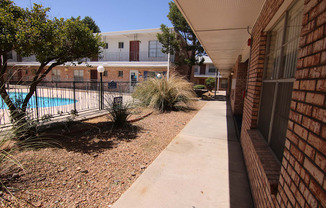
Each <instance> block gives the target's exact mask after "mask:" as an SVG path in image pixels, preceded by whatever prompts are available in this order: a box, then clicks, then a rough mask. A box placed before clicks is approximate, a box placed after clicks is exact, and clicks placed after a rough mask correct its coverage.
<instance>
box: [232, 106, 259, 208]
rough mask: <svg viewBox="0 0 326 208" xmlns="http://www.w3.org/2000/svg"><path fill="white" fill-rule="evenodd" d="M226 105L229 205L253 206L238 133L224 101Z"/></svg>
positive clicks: (240, 207)
mask: <svg viewBox="0 0 326 208" xmlns="http://www.w3.org/2000/svg"><path fill="white" fill-rule="evenodd" d="M226 106H227V108H226V119H227V135H228V136H227V137H228V138H227V139H228V155H229V188H230V207H231V208H242V207H243V208H247V207H254V205H253V201H252V196H251V192H250V186H249V180H248V175H247V170H246V166H245V163H244V159H243V153H242V148H241V145H240V141H239V135H238V132H237V129H236V127H235V120H234V118H233V115H232V111H231V106H230V104H229V102H227V103H226Z"/></svg>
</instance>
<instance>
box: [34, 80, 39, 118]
mask: <svg viewBox="0 0 326 208" xmlns="http://www.w3.org/2000/svg"><path fill="white" fill-rule="evenodd" d="M35 105H36V119H37V121H38V120H39V113H38V96H37V87H36V86H35Z"/></svg>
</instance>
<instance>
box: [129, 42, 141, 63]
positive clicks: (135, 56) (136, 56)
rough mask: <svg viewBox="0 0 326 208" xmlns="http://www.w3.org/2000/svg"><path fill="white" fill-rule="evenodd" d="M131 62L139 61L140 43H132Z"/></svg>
mask: <svg viewBox="0 0 326 208" xmlns="http://www.w3.org/2000/svg"><path fill="white" fill-rule="evenodd" d="M129 61H139V41H138V40H135V41H130V50H129Z"/></svg>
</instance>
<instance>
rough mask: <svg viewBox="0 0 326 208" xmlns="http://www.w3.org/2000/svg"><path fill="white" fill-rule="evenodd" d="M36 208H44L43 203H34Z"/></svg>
mask: <svg viewBox="0 0 326 208" xmlns="http://www.w3.org/2000/svg"><path fill="white" fill-rule="evenodd" d="M34 206H35V207H42V202H40V201H38V202H36V203H34Z"/></svg>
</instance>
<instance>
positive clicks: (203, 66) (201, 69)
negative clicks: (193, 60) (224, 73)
mask: <svg viewBox="0 0 326 208" xmlns="http://www.w3.org/2000/svg"><path fill="white" fill-rule="evenodd" d="M200 74H206V64H203V65H201V66H200Z"/></svg>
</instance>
